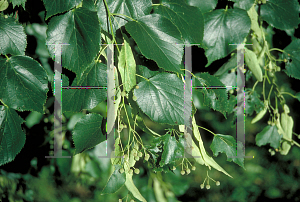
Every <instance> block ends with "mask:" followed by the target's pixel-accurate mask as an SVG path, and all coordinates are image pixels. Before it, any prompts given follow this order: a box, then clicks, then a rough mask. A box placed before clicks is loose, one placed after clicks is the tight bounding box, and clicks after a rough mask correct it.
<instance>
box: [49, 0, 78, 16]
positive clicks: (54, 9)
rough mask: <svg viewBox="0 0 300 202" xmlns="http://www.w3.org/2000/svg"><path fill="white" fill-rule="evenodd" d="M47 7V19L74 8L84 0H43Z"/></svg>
mask: <svg viewBox="0 0 300 202" xmlns="http://www.w3.org/2000/svg"><path fill="white" fill-rule="evenodd" d="M43 2H44V5H45V8H46V11H47V13H46V20H47V19H48V18H49V17H51V16H53V15H56V14H58V13H63V12H65V11H68V10H70V9H71V8H74V7H75V6H77V5H78V4H80V3H81V2H82V0H63V1H62V0H43Z"/></svg>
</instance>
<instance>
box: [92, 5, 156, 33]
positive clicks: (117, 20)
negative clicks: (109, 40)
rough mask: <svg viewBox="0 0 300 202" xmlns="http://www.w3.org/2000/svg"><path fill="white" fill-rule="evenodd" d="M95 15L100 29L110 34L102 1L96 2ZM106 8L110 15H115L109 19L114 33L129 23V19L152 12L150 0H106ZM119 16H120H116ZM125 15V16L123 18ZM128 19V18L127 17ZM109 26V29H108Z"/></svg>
mask: <svg viewBox="0 0 300 202" xmlns="http://www.w3.org/2000/svg"><path fill="white" fill-rule="evenodd" d="M96 2H97V3H96V7H97V11H98V12H97V13H98V17H99V21H100V23H101V28H102V29H103V30H105V31H106V32H111V31H110V30H111V27H110V24H108V25H107V22H109V19H108V16H107V12H106V6H105V4H104V1H103V0H96ZM106 2H107V6H108V9H109V12H110V13H115V15H114V16H112V17H111V22H112V27H113V31H114V33H116V30H117V29H119V28H120V27H122V26H123V25H125V24H126V23H127V22H128V21H131V19H130V18H133V19H135V20H136V19H138V18H140V17H143V16H144V15H148V14H150V12H151V10H152V2H151V0H135V1H131V0H107V1H106ZM117 14H121V15H117ZM124 15H125V16H124ZM126 16H128V17H130V18H128V17H126ZM108 26H109V28H108Z"/></svg>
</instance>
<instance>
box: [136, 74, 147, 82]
mask: <svg viewBox="0 0 300 202" xmlns="http://www.w3.org/2000/svg"><path fill="white" fill-rule="evenodd" d="M135 75H137V76H139V77H142V78H143V79H145V80H147V81H149V79H146V78H145V77H143V76H141V75H138V74H135Z"/></svg>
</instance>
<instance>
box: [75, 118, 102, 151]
mask: <svg viewBox="0 0 300 202" xmlns="http://www.w3.org/2000/svg"><path fill="white" fill-rule="evenodd" d="M102 118H103V117H102V116H101V115H99V114H87V115H86V116H84V117H82V118H81V119H80V120H79V121H78V122H77V123H76V125H75V127H74V129H73V132H72V135H73V141H74V144H75V148H76V152H75V154H78V153H81V152H83V151H85V150H87V149H90V148H93V147H94V146H96V145H97V144H99V143H100V142H103V141H105V140H106V136H105V135H103V134H102V130H101V124H102Z"/></svg>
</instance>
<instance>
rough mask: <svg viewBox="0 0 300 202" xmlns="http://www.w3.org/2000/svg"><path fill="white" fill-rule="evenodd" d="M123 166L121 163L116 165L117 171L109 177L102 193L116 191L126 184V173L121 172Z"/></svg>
mask: <svg viewBox="0 0 300 202" xmlns="http://www.w3.org/2000/svg"><path fill="white" fill-rule="evenodd" d="M121 168H122V166H121V165H115V171H114V172H113V174H111V176H110V177H109V179H108V182H107V184H106V185H105V187H104V189H103V191H102V193H101V195H104V194H113V193H116V192H117V191H118V190H119V189H120V188H121V187H122V186H123V185H124V184H125V181H126V178H125V173H120V171H119V170H120V169H121Z"/></svg>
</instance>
